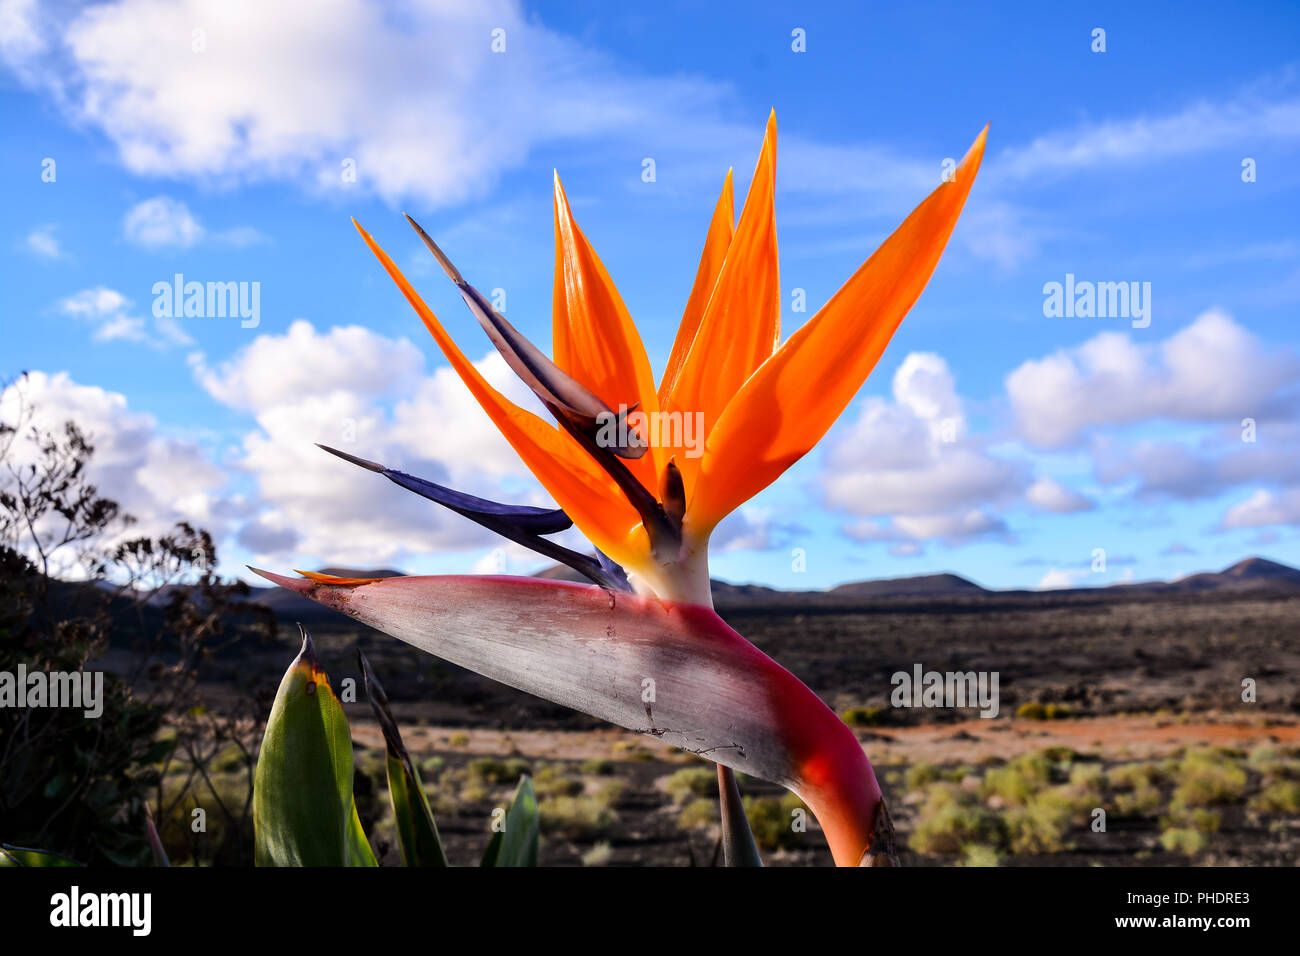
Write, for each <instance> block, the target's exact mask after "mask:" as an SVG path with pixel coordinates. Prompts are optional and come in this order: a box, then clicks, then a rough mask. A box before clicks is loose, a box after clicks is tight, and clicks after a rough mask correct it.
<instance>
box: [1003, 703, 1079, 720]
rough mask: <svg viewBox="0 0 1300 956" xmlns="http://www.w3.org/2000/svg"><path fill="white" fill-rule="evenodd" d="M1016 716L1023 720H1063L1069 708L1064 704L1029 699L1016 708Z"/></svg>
mask: <svg viewBox="0 0 1300 956" xmlns="http://www.w3.org/2000/svg"><path fill="white" fill-rule="evenodd" d="M1016 716H1017V717H1020V718H1022V719H1024V720H1064V719H1065V718H1067V717H1069V716H1070V709H1069V708H1068V707H1066V706H1065V705H1064V704H1056V703H1050V704H1044V703H1040V702H1039V701H1036V700H1031V701H1029V702H1028V703H1025V704H1021V705H1020V706H1019V707H1017V708H1016Z"/></svg>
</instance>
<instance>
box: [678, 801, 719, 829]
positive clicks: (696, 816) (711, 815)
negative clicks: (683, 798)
mask: <svg viewBox="0 0 1300 956" xmlns="http://www.w3.org/2000/svg"><path fill="white" fill-rule="evenodd" d="M717 822H718V804H717V801H715V800H708V799H705V798H704V797H696V798H695V799H693V800H691V801H689V802H688V803H687V804H686V805H685V806H684V807H682V809H681V812H680V813H678V814H677V825H678V826H679V827H681V828H682V829H683V830H696V829H699V828H701V827H711V826H713V825H714V824H715V823H717Z"/></svg>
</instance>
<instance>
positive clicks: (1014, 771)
mask: <svg viewBox="0 0 1300 956" xmlns="http://www.w3.org/2000/svg"><path fill="white" fill-rule="evenodd" d="M1051 779H1052V763H1051V762H1050V761H1049V760H1047V758H1045V757H1044V756H1043V755H1042V754H1022V755H1021V756H1019V757H1017V758H1016V759H1015V760H1013V761H1011V762H1010V763H1009V764H1007V765H1006V766H1003V767H994V768H992V769H990V770H989V771H988V772H987V773H985V774H984V780H983V782H982V783H981V785H980V794H981V795H982V796H983V797H984V798H985V799H988V798H989V797H997V798H999V800H1001V801H1002V802H1003V803H1008V804H1011V805H1013V806H1024V805H1025V804H1026V803H1028V802H1029V800H1030V798H1031V797H1033V795H1034V794H1035V793H1037V792H1038V791H1039V790H1041V789H1042V788H1043V787H1045V786H1047V784H1048V783H1049V782H1050V781H1051Z"/></svg>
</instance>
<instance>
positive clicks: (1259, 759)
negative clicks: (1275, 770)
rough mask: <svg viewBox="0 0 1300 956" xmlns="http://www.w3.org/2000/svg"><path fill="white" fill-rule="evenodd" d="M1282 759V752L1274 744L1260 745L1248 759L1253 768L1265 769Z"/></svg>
mask: <svg viewBox="0 0 1300 956" xmlns="http://www.w3.org/2000/svg"><path fill="white" fill-rule="evenodd" d="M1281 759H1282V751H1280V750H1278V749H1277V747H1275V746H1273V745H1272V744H1260V745H1259V746H1258V747H1256V748H1255V749H1253V750H1252V751H1251V752H1250V754H1249V755H1248V756H1247V757H1246V762H1247V763H1248V764H1250V765H1251V766H1252V767H1257V768H1258V767H1264V766H1267V765H1269V764H1272V763H1276V762H1277V761H1279V760H1281Z"/></svg>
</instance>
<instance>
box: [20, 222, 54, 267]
mask: <svg viewBox="0 0 1300 956" xmlns="http://www.w3.org/2000/svg"><path fill="white" fill-rule="evenodd" d="M23 244H24V245H25V246H26V247H27V251H28V252H30V253H31V254H32V255H34V256H36V257H38V258H40V259H58V258H59V257H60V256H62V254H63V250H62V248H61V247H60V246H59V239H58V237H57V236H55V235H54V226H50V225H45V226H37V227H36V228H35V229H33V230H32V231H31V232H29V233H28V234H27V238H26V240H24V243H23Z"/></svg>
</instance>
